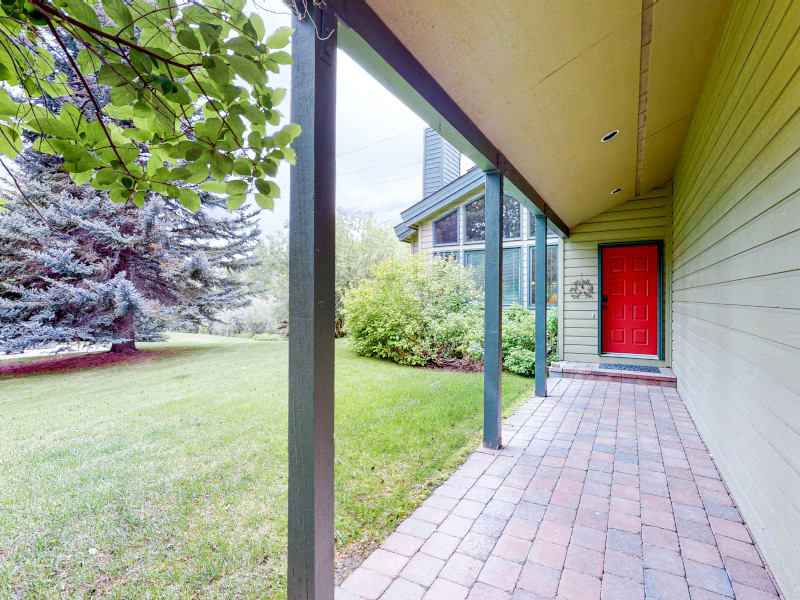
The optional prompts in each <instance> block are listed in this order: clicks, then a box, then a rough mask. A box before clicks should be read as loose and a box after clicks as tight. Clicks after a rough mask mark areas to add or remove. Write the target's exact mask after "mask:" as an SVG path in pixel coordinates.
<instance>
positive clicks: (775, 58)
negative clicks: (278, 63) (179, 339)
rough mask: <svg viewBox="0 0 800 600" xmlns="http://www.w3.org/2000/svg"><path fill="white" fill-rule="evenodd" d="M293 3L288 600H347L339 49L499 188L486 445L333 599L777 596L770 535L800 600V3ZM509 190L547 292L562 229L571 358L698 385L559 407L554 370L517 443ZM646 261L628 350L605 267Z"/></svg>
mask: <svg viewBox="0 0 800 600" xmlns="http://www.w3.org/2000/svg"><path fill="white" fill-rule="evenodd" d="M295 5H296V7H297V8H299V9H300V10H299V11H298V16H297V19H296V20H295V28H296V33H295V35H294V39H293V49H292V52H293V58H294V62H295V64H294V67H293V68H294V71H293V83H292V87H293V92H292V113H293V114H292V120H293V121H294V122H296V123H299V124H300V125H301V126H302V128H303V135H302V136H301V137H300V138H299V139H298V140H297V142H296V144H295V149H296V151H297V156H298V162H297V166H296V167H295V168H294V169H293V172H292V198H291V244H290V245H291V254H290V258H291V262H290V330H291V331H292V336H291V339H290V406H289V408H290V416H289V420H290V428H289V450H290V452H289V465H290V470H289V565H288V589H289V598H290V600H297V599H317V600H331V598H333V595H334V585H333V577H334V572H333V570H334V569H333V557H334V528H333V505H334V503H333V498H334V489H333V463H334V459H333V453H334V445H333V411H334V398H333V352H332V349H333V337H332V324H333V308H334V307H333V268H334V260H333V216H334V210H335V154H336V152H335V139H334V137H335V136H334V131H335V128H334V120H335V103H336V89H335V81H336V79H335V76H336V52H337V48H339V47H341V48H342V49H344V50H345V51H346V52H348V53H349V54H350V55H351V56H353V57H354V58H355V60H356V61H357V62H359V64H361V65H362V66H364V67H365V68H366V69H367V70H368V71H369V72H370V73H371V74H372V75H373V76H375V77H376V78H377V79H378V80H379V81H380V82H381V83H383V84H384V85H385V86H386V87H387V88H388V89H389V90H390V91H392V92H393V93H394V94H395V95H397V96H398V97H399V98H401V99H402V100H403V101H404V102H406V104H408V105H409V106H410V107H411V108H412V109H413V110H415V112H417V114H419V115H420V116H421V117H422V118H423V119H425V120H426V121H427V122H428V123H429V124H430V125H431V126H432V127H434V128H435V129H436V130H437V131H439V132H440V133H441V135H442V136H443V137H444V138H445V139H447V140H448V141H449V142H450V143H452V144H453V145H454V146H455V147H456V148H457V149H458V150H459V151H460V152H461V153H462V154H464V155H466V156H468V157H469V158H470V159H472V161H473V162H474V163H475V164H476V165H477V166H478V168H479V169H480V170H482V171H483V173H484V178H485V186H486V203H485V204H486V234H485V248H486V270H485V291H486V300H485V306H486V312H485V315H486V320H485V348H484V350H485V376H484V427H483V444H484V448H482V449H479V450H478V451H477V452H476V453H475V454H474V455H473V456H472V457H471V458H470V459H469V461H468V462H467V464H466V465H465V466H464V467H462V469H461V470H460V471H459V472H458V473H457V474H456V475H454V476H453V477H452V478H451V480H450V481H449V482H448V483H447V484H445V485H444V486H442V487H441V488H440V489H439V490H437V492H436V493H435V494H434V495H433V496H432V498H431V499H430V500H428V501H426V504H425V505H424V506H423V507H422V508H421V509H419V511H418V512H417V513H415V516H412V517H411V518H409V519H408V520H407V521H406V522H405V523H404V524H403V525H401V527H400V529H399V530H398V532H397V533H396V534H394V535H393V536H392V537H391V538H389V539H388V540H387V541H386V542H385V546H384V547H383V548H382V549H381V550H379V551H378V552H377V553H376V554H374V555H373V557H371V558H370V559H368V560H367V562H366V563H365V564H364V566H363V567H361V568H360V569H359V570H357V571H356V572H355V573H354V574H353V575H351V576H350V578H349V579H348V580H347V581H346V582H345V583H344V584H343V587H342V588H341V590H340V591H339V592H337V593H338V594H339V595H340V596H341V597H342V598H351V597H352V594H355V597H356V598H358V597H362V598H379V597H385V598H392V597H398V598H414V597H423V596H425V597H430V598H436V597H443V598H457V597H467V596H466V595H468V597H470V598H492V599H494V598H506V597H513V598H515V599H519V598H539V597H543V598H548V597H555V596H556V595H558V597H563V598H569V599H577V598H583V597H589V598H596V597H601V596H602V595H603V594H605V597H608V598H627V597H631V598H642V597H644V596H647V597H648V598H650V597H653V598H670V599H671V598H689V597H690V595H691V598H692V599H695V598H718V597H738V598H772V597H775V596H776V595H777V591H776V584H775V583H773V581H772V579H771V577H770V575H769V572H768V571H767V569H766V568H765V566H764V562H763V561H762V558H761V555H760V554H759V552H758V551H757V550H756V548H755V545H754V544H753V539H752V538H751V531H752V534H753V538H755V541H756V542H757V543H758V545H759V548H760V549H761V550H762V551H763V553H764V557H765V558H766V560H767V562H768V563H769V565H770V567H771V569H772V572H774V574H775V578H776V580H777V586H779V587H780V588H781V589H782V590H783V593H784V594H785V595H786V597H788V598H800V570H798V566H797V565H798V564H800V505H798V504H797V498H798V494H797V492H798V490H800V462H798V456H800V453H798V448H800V435H799V434H798V431H800V411H798V407H799V406H800V372H798V370H797V369H796V364H797V360H798V356H800V337H798V335H797V331H800V324H799V323H800V322H799V321H798V314H800V312H798V311H800V303H798V298H800V209H798V207H799V206H800V204H799V203H798V199H799V198H800V196H799V195H798V193H799V190H800V183H799V182H800V179H798V177H797V172H798V171H797V168H798V164H800V162H799V160H800V159H798V156H800V153H799V152H798V144H797V139H798V132H800V120H799V119H800V117H798V114H800V112H798V111H800V95H798V93H797V89H800V88H798V86H797V77H800V75H798V73H799V72H800V71H798V64H800V63H798V62H797V60H796V58H797V56H800V54H799V52H800V50H799V48H800V46H798V44H800V36H798V35H797V32H798V30H800V6H798V4H797V3H791V2H783V1H776V2H771V3H754V2H748V1H747V0H712V1H709V2H684V1H682V0H660V1H653V0H619V1H614V2H602V3H589V2H586V3H575V4H563V3H555V4H552V3H551V4H534V5H533V6H532V7H531V6H527V5H525V4H524V3H519V2H516V1H515V0H508V1H500V2H497V3H493V4H492V6H491V8H490V7H489V6H488V5H485V4H483V3H471V4H462V5H459V7H458V10H454V9H453V5H452V3H447V2H428V1H423V0H419V1H417V0H411V1H408V2H402V3H397V2H390V1H385V0H326V1H325V2H316V1H315V2H312V1H311V0H297V2H295ZM504 189H505V190H512V191H513V194H514V197H515V198H519V199H520V202H521V203H522V204H523V205H524V206H525V207H526V208H527V209H528V210H530V211H531V212H532V213H533V214H534V216H535V235H536V251H535V262H536V271H537V272H538V273H543V272H545V271H546V264H547V263H546V260H547V259H546V252H545V248H546V237H545V236H546V229H547V228H548V227H549V228H550V229H551V230H553V231H555V232H557V233H558V235H559V236H560V238H561V240H562V243H561V248H562V251H563V253H564V254H563V256H564V260H563V261H562V263H561V264H562V265H563V266H560V267H559V268H560V272H559V277H558V279H559V297H560V298H562V299H563V301H562V302H560V303H559V312H560V317H561V318H560V321H559V328H560V331H559V344H560V348H559V350H560V354H561V357H562V358H563V359H566V360H568V361H573V362H587V363H594V362H599V360H598V359H600V358H601V357H604V356H611V357H613V358H614V360H613V362H615V363H623V364H626V365H631V366H647V365H650V366H653V367H654V368H657V369H659V374H661V371H660V369H670V370H671V371H672V372H673V373H674V375H675V376H676V378H677V390H676V388H670V387H667V386H661V385H659V386H650V385H641V384H638V383H637V384H630V383H625V382H618V381H602V380H601V381H597V380H572V381H570V380H566V379H561V380H559V381H557V382H556V381H553V382H551V383H550V384H549V386H550V387H549V389H550V394H549V395H548V381H547V377H546V367H545V364H544V360H545V356H544V353H539V352H537V356H536V358H537V365H536V373H537V377H536V397H535V398H534V399H532V400H531V402H529V403H528V404H527V405H526V406H525V407H524V408H523V409H522V410H521V411H519V412H518V413H517V414H516V415H515V416H514V417H512V418H511V419H510V420H509V421H508V422H507V423H506V425H505V426H503V425H502V424H501V419H500V416H501V414H502V412H501V411H502V407H501V405H500V397H501V396H500V389H501V382H502V377H501V366H502V364H501V362H502V361H501V356H502V355H501V344H502V331H501V322H502V321H501V302H500V297H501V290H502V278H501V274H502V233H501V232H502V211H501V199H502V197H503V191H504ZM632 246H635V247H639V248H644V247H647V248H646V250H647V252H648V253H651V254H648V256H650V257H651V258H650V259H648V260H650V262H649V263H647V266H646V267H642V269H643V270H645V271H648V273H649V274H651V275H652V277H653V279H652V280H650V279H648V280H647V282H645V283H646V284H647V286H649V288H648V289H650V290H657V295H654V294H655V292H653V294H651V295H653V298H651V299H652V300H653V303H652V304H651V305H649V308H648V311H646V313H643V314H646V316H644V317H642V319H643V320H646V321H647V322H648V327H651V329H646V330H644V329H642V328H639V329H638V330H637V329H636V326H635V325H632V326H630V327H633V329H631V330H630V331H629V332H628V333H630V334H631V339H632V340H634V341H633V342H632V343H634V344H635V343H639V342H636V341H635V340H636V338H637V336H639V338H640V339H641V340H642V342H641V343H642V344H643V345H644V346H646V347H647V351H646V352H637V351H635V348H633V346H630V345H626V344H627V341H626V340H624V339H623V337H624V336H622V334H619V335H620V336H622V337H619V339H613V338H614V336H615V335H617V334H615V333H614V331H612V330H608V331H607V330H606V329H605V328H604V327H603V325H602V323H603V321H604V316H603V315H604V312H605V311H606V309H607V308H609V307H610V308H611V309H612V310H609V311H608V312H609V313H611V312H613V308H614V306H613V304H611V303H608V304H606V302H607V299H606V298H607V295H608V294H607V293H606V291H605V289H604V288H603V286H602V284H601V281H600V279H601V278H605V277H606V271H605V270H604V265H606V266H608V265H612V263H613V261H615V260H619V261H621V262H619V264H625V265H632V268H631V269H629V270H630V271H637V269H638V268H637V264H638V265H639V266H641V265H644V264H645V263H637V262H636V261H637V260H641V259H643V257H644V254H642V255H641V256H636V255H632V254H630V253H628V249H629V248H630V247H632ZM615 253H616V254H615ZM629 259H630V260H629ZM626 260H628V262H627V263H625V261H626ZM625 269H628V267H627V266H626V267H625ZM642 269H638V270H642ZM622 270H624V269H619V271H620V272H621V271H622ZM611 272H614V269H611ZM615 281H616V283H618V284H619V285H620V286H621V287H620V288H619V289H620V290H622V289H623V288H624V284H626V283H631V284H632V288H631V289H632V290H633V291H632V292H630V294H629V295H633V296H635V295H637V294H638V292H637V291H636V289H635V288H636V285H637V284H638V283H640V282H639V281H638V280H635V278H631V279H630V280H628V281H627V282H626V281H621V280H615ZM573 288H574V291H573ZM568 294H569V296H570V298H569V299H568V298H567V296H568ZM648 294H649V292H645V293H644V295H648ZM623 295H624V294H623ZM545 306H546V298H545V287H544V286H537V288H536V301H535V309H536V311H537V314H540V315H541V314H544V311H545ZM627 308H630V309H631V311H632V313H635V312H636V310H637V308H640V307H637V306H634V305H633V304H630V305H629V306H627ZM620 314H622V315H623V317H622V318H623V319H624V318H626V317H625V316H624V314H623V313H622V312H621V313H620ZM632 318H633V317H632ZM629 320H630V319H629ZM544 321H545V320H544V319H537V331H536V336H537V342H536V347H537V348H542V347H543V346H544V345H545V344H544V340H545V331H544ZM617 333H619V332H617ZM606 335H608V336H610V338H609V339H610V343H611V344H612V345H609V346H608V347H607V348H605V350H606V351H604V343H605V342H604V341H603V340H604V337H603V336H606ZM625 335H627V334H625ZM620 340H622V341H620ZM613 344H622V345H621V346H613ZM609 349H610V350H609ZM767 357H769V358H767ZM695 425H696V427H697V428H696V429H695ZM701 436H702V437H701ZM709 451H710V452H711V453H713V456H714V460H713V461H712V459H711V458H710V454H709ZM717 468H719V471H718V470H717ZM723 478H724V481H725V482H727V484H728V487H726V485H725V483H723ZM729 490H730V492H729ZM468 495H469V497H468ZM459 507H460V508H459ZM738 507H741V513H740V512H739V509H738ZM439 519H441V520H439ZM743 521H746V522H749V523H750V524H751V526H752V529H751V530H748V529H747V528H746V527H745V525H743ZM439 534H441V535H439ZM471 534H474V535H471ZM476 536H483V537H482V538H478V537H476ZM484 538H485V539H484ZM512 538H513V539H512ZM468 540H470V541H468ZM476 540H477V541H476ZM472 541H476V543H475V547H474V548H473V544H472ZM478 542H480V543H478ZM542 548H544V550H542ZM448 552H449V554H448ZM470 552H472V554H470ZM592 553H595V554H592ZM445 554H447V556H446V557H445V556H444V555H445ZM475 554H478V555H477V556H476V555H475ZM461 556H464V557H466V558H460V557H461ZM453 557H459V558H458V560H459V561H462V563H463V564H462V566H461V567H459V566H453V567H451V568H448V564H449V562H448V561H451V560H453ZM468 559H469V560H468ZM470 560H477V561H480V563H475V562H470ZM437 561H438V562H437ZM542 561H544V562H542ZM548 561H549V562H548ZM637 561H638V563H637ZM431 565H433V566H431ZM464 565H467V566H466V567H464ZM515 565H516V566H515ZM636 565H638V570H637V566H636ZM462 567H463V568H462ZM457 572H458V573H461V574H460V575H457V574H456V573H457ZM448 574H449V575H448ZM472 575H474V579H473V580H472V581H469V577H471V576H472ZM459 577H461V579H459ZM453 586H461V587H460V588H458V587H453ZM537 586H540V587H537ZM396 588H399V589H396ZM392 594H396V595H392ZM437 594H438V595H437ZM512 594H513V596H512Z"/></svg>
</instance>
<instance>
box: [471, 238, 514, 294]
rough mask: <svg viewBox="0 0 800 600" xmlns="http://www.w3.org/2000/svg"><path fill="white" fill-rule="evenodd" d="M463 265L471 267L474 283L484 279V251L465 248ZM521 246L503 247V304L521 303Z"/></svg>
mask: <svg viewBox="0 0 800 600" xmlns="http://www.w3.org/2000/svg"><path fill="white" fill-rule="evenodd" d="M464 266H465V267H472V276H473V277H474V279H475V285H477V286H478V288H479V289H481V290H482V289H483V286H484V283H485V281H486V251H485V250H465V251H464ZM521 277H522V248H503V306H508V305H509V304H514V303H520V304H521V303H522V281H521Z"/></svg>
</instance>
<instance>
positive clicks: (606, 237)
mask: <svg viewBox="0 0 800 600" xmlns="http://www.w3.org/2000/svg"><path fill="white" fill-rule="evenodd" d="M669 215H670V188H669V186H667V187H663V188H658V189H655V190H652V191H650V192H648V193H647V194H644V195H642V196H640V197H639V198H634V199H633V200H629V201H628V202H625V203H623V204H621V205H620V206H617V207H615V208H613V209H612V210H609V211H606V212H604V213H603V214H601V215H597V216H596V217H594V218H592V219H589V220H588V221H586V222H584V223H581V224H580V225H577V226H575V227H573V228H571V230H570V237H569V238H568V239H566V240H565V241H564V261H563V265H564V266H563V277H562V282H563V283H562V285H561V297H562V298H563V299H564V301H563V303H562V304H563V312H562V315H561V321H562V322H563V335H562V338H563V341H562V342H561V344H562V345H561V349H560V355H561V358H563V359H564V360H574V361H582V362H597V361H599V360H600V357H599V356H598V354H597V324H598V321H597V299H598V297H599V294H600V289H599V286H598V257H597V252H598V250H597V247H598V244H603V243H609V242H635V241H650V240H660V241H662V242H664V273H669V268H670V247H671V244H670V240H669ZM577 279H588V280H589V281H590V282H591V284H592V285H593V286H594V295H593V296H592V298H591V299H588V298H581V299H575V298H572V297H570V295H569V289H570V287H571V286H572V284H573V282H574V281H575V280H577ZM669 288H670V286H669V278H668V277H665V281H664V329H665V330H664V345H665V348H664V350H665V351H664V358H665V360H664V361H653V360H646V359H642V360H636V359H623V358H618V357H614V359H613V361H614V362H621V363H632V364H655V365H669V361H670V329H669V322H670V319H669V305H670V302H669V291H670V289H669Z"/></svg>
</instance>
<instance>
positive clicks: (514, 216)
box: [464, 196, 522, 242]
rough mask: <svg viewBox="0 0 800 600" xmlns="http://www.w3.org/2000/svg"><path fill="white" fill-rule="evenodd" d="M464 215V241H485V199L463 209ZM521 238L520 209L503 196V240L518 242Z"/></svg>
mask: <svg viewBox="0 0 800 600" xmlns="http://www.w3.org/2000/svg"><path fill="white" fill-rule="evenodd" d="M464 212H465V215H466V219H465V223H466V226H465V229H466V231H465V234H464V239H465V240H466V241H467V242H483V241H485V240H486V198H485V197H484V196H481V197H480V198H478V199H477V200H473V201H472V202H470V203H469V204H467V205H466V206H465V207H464ZM521 236H522V207H521V206H520V205H519V202H517V201H516V200H514V199H513V198H512V197H510V196H503V239H504V240H518V239H520V237H521Z"/></svg>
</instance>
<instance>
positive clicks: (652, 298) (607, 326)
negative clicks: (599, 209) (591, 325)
mask: <svg viewBox="0 0 800 600" xmlns="http://www.w3.org/2000/svg"><path fill="white" fill-rule="evenodd" d="M600 252H601V263H602V283H601V290H600V294H601V301H602V302H601V309H600V311H601V315H600V323H601V325H600V333H601V339H600V344H601V346H600V352H601V353H602V354H608V353H611V354H639V355H646V356H658V355H659V348H658V325H659V323H658V320H659V319H658V308H659V303H660V302H661V297H660V293H659V292H660V290H659V285H658V261H659V246H658V245H657V244H642V245H636V246H611V247H604V248H601V250H600Z"/></svg>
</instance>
